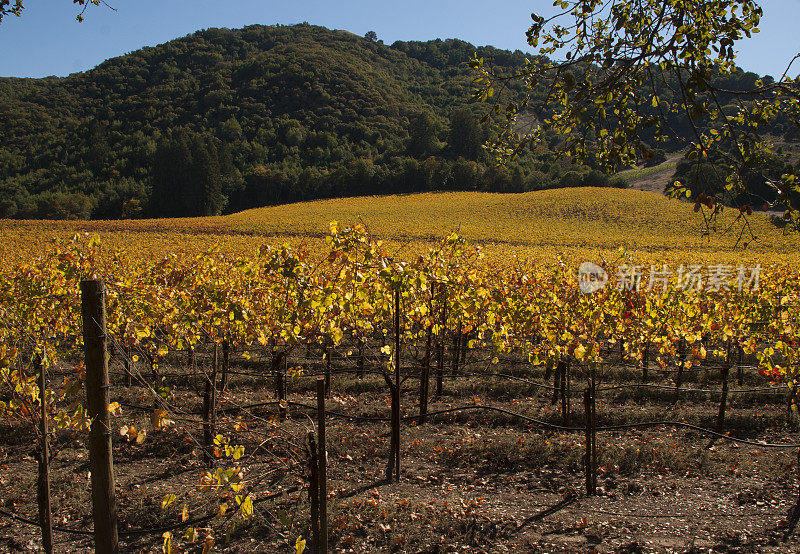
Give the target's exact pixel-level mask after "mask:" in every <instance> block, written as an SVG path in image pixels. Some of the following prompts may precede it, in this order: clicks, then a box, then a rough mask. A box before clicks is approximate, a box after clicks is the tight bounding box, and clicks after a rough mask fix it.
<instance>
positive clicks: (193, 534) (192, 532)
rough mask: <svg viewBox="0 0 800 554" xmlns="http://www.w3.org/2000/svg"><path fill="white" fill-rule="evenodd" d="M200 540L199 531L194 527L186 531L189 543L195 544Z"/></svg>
mask: <svg viewBox="0 0 800 554" xmlns="http://www.w3.org/2000/svg"><path fill="white" fill-rule="evenodd" d="M198 538H199V536H198V534H197V529H195V528H194V527H189V529H187V531H186V540H187V541H189V542H194V541H196V540H197V539H198Z"/></svg>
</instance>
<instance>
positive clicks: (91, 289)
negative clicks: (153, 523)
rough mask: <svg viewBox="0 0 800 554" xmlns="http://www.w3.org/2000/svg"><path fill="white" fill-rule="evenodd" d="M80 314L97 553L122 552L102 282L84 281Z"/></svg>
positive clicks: (82, 283)
mask: <svg viewBox="0 0 800 554" xmlns="http://www.w3.org/2000/svg"><path fill="white" fill-rule="evenodd" d="M81 316H82V318H83V349H84V356H85V367H86V408H87V411H88V413H89V417H90V418H91V419H92V425H91V430H90V431H89V441H88V442H89V465H90V467H91V472H92V515H93V518H94V540H95V552H98V553H101V554H116V553H117V552H119V540H118V537H117V503H116V499H115V497H114V461H113V458H112V450H111V421H110V416H109V413H108V360H107V358H106V314H105V288H104V285H103V282H102V281H97V280H93V281H81Z"/></svg>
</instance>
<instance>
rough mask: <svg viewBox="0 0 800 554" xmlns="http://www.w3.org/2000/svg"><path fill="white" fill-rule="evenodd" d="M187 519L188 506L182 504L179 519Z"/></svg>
mask: <svg viewBox="0 0 800 554" xmlns="http://www.w3.org/2000/svg"><path fill="white" fill-rule="evenodd" d="M187 519H189V508H187V507H186V504H184V505H183V510H182V511H181V521H182V522H183V521H186V520H187Z"/></svg>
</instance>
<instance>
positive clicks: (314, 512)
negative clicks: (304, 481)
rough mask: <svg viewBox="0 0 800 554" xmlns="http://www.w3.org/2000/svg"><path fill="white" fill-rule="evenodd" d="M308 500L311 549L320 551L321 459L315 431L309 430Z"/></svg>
mask: <svg viewBox="0 0 800 554" xmlns="http://www.w3.org/2000/svg"><path fill="white" fill-rule="evenodd" d="M308 452H309V454H308V481H309V486H308V501H309V503H310V504H311V551H312V552H319V548H320V540H319V536H320V535H319V461H318V458H317V441H315V440H314V432H313V431H309V432H308Z"/></svg>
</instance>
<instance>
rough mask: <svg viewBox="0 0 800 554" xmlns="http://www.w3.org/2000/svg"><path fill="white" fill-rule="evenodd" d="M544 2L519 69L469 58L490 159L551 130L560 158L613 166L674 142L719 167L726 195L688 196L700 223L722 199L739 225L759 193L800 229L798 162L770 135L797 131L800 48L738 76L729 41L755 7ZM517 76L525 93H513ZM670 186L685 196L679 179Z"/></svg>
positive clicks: (751, 27)
mask: <svg viewBox="0 0 800 554" xmlns="http://www.w3.org/2000/svg"><path fill="white" fill-rule="evenodd" d="M553 5H554V7H555V8H556V9H557V12H556V13H555V14H554V15H552V16H550V17H547V18H545V17H543V16H540V15H538V14H536V13H534V14H531V18H532V20H533V24H532V25H531V26H530V28H529V29H528V31H527V39H528V43H529V44H530V45H531V46H533V47H538V55H536V56H532V57H530V58H528V59H527V60H526V62H525V65H524V67H523V68H521V69H519V70H517V71H514V72H505V73H501V72H498V71H495V70H494V69H493V68H492V67H491V65H490V64H489V63H488V62H487V61H485V60H484V59H483V58H480V57H478V56H477V55H475V56H474V57H473V58H472V60H471V66H472V67H473V69H474V70H475V71H476V73H477V75H476V79H475V82H476V84H477V87H476V90H475V92H474V98H475V99H477V100H479V101H484V102H485V101H491V102H493V103H494V111H495V112H496V113H497V114H499V115H500V117H499V118H495V119H496V120H499V121H500V123H499V125H498V127H499V128H498V138H497V140H496V141H494V142H493V143H492V144H490V145H489V149H490V151H492V152H493V154H495V155H496V156H497V157H498V158H499V159H500V160H509V159H512V158H514V157H516V156H518V155H519V154H521V153H522V152H523V151H524V150H526V149H528V148H530V147H532V146H535V145H538V144H541V143H543V142H544V141H545V139H546V138H551V139H552V137H553V136H556V137H558V139H559V142H558V146H557V148H558V150H559V151H560V152H561V153H563V154H566V155H568V156H571V157H573V158H574V159H576V160H577V161H579V162H586V161H592V162H593V163H594V164H596V165H598V166H600V167H602V168H603V169H605V170H606V171H608V172H613V171H616V170H617V169H619V168H621V167H625V166H630V165H634V164H635V163H636V162H637V161H645V160H647V159H648V157H650V156H653V155H654V152H655V149H656V148H657V147H658V146H660V145H662V144H669V145H671V146H672V147H673V149H677V148H675V147H676V146H680V147H682V148H685V155H686V158H687V160H688V161H690V162H691V163H692V164H695V165H697V166H703V165H705V164H711V165H713V166H714V167H717V168H722V172H723V173H722V177H721V180H722V183H723V188H724V193H725V194H723V195H717V197H716V198H714V197H711V196H710V195H703V196H702V197H697V196H695V198H693V199H694V200H695V202H696V206H697V208H698V209H701V208H702V209H703V212H704V213H705V214H706V215H707V216H708V219H707V221H710V222H712V224H713V222H715V221H716V217H717V215H718V214H719V213H720V212H721V211H722V209H723V203H722V201H721V200H722V197H723V196H724V197H725V199H726V200H727V201H729V203H731V204H733V205H734V206H736V207H737V208H738V209H739V210H740V213H739V217H738V218H737V220H738V221H741V222H743V225H744V226H747V215H748V214H750V213H752V207H751V205H757V206H760V205H762V203H761V202H760V201H762V200H763V204H765V207H769V208H772V209H781V210H783V211H784V218H785V219H786V221H787V223H788V225H787V227H789V228H795V229H798V228H800V212H798V207H800V200H798V199H800V195H799V194H798V193H799V192H800V188H799V187H798V182H797V179H798V174H800V164H798V163H797V160H795V159H792V157H791V156H790V154H789V153H784V154H783V155H782V154H781V150H780V149H778V148H776V147H775V145H774V140H772V139H773V138H774V137H775V134H776V130H777V131H782V132H783V134H785V135H791V134H794V133H797V131H798V130H800V80H798V79H796V78H791V77H790V76H789V71H790V70H791V66H792V63H793V62H795V60H796V59H797V58H798V56H800V54H798V55H794V57H792V56H788V58H790V59H787V65H786V70H785V71H784V72H783V74H782V75H780V76H778V77H777V78H771V77H765V78H763V79H759V78H757V77H756V78H754V79H752V82H750V81H748V80H747V79H741V78H734V77H737V76H738V77H741V74H742V71H741V70H740V69H739V68H737V66H736V65H735V59H736V51H735V47H736V44H737V42H738V41H740V40H743V39H745V38H749V37H751V36H752V34H754V33H757V32H758V24H759V21H760V19H761V17H762V15H763V10H762V8H761V7H760V6H759V5H758V4H757V2H755V1H753V0H569V1H567V0H556V1H555V2H554V4H553ZM556 59H558V60H559V61H556ZM520 83H521V84H522V85H523V86H522V87H521V88H522V89H523V91H524V92H523V94H522V95H521V96H520V95H518V94H511V91H512V90H519V88H520V87H519V86H518V85H519V84H520ZM511 85H516V88H514V87H512V86H511ZM534 98H535V99H536V102H535V103H534V102H533V100H532V99H534ZM523 123H527V128H526V126H525V125H523ZM776 167H777V168H779V169H778V170H777V171H775V168H776ZM765 168H770V171H766V170H765ZM754 175H755V176H756V177H754ZM754 183H757V185H755V184H754ZM670 193H671V194H672V195H673V196H687V197H688V196H691V190H690V189H689V188H688V187H686V186H685V185H681V184H680V183H676V184H675V185H674V186H673V187H672V189H671V191H670ZM756 200H759V203H758V204H755V201H756Z"/></svg>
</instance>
